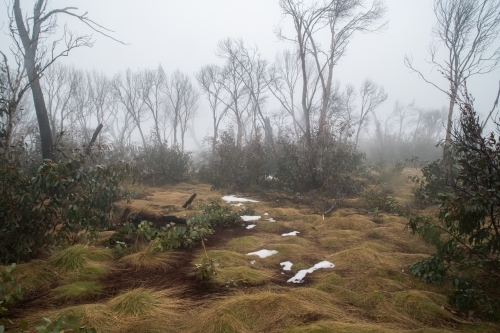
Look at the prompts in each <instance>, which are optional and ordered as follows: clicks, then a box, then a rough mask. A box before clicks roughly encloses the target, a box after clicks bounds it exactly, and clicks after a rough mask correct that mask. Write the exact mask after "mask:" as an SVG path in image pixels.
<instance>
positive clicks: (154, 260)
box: [15, 169, 500, 333]
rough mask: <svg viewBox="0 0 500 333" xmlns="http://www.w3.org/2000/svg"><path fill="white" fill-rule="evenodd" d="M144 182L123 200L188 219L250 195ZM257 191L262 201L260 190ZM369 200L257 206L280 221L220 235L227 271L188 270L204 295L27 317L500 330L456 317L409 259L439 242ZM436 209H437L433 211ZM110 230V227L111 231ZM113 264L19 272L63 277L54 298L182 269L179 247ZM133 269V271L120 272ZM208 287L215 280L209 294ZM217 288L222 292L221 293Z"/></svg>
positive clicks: (44, 264) (404, 186) (228, 326)
mask: <svg viewBox="0 0 500 333" xmlns="http://www.w3.org/2000/svg"><path fill="white" fill-rule="evenodd" d="M416 172H418V171H415V170H414V169H411V170H410V171H404V172H403V173H402V174H401V175H400V176H399V178H398V177H396V178H394V179H393V180H392V184H391V187H393V195H394V196H396V197H397V198H398V200H401V202H409V201H411V200H412V197H411V186H412V185H411V184H410V183H408V181H407V176H408V175H409V174H414V173H416ZM136 190H137V192H138V193H139V194H141V193H142V196H141V199H134V200H132V202H131V203H129V204H127V203H124V202H123V203H121V205H122V207H128V208H129V211H136V212H141V211H144V212H147V213H149V214H165V213H169V214H172V215H180V214H187V215H189V214H193V213H194V212H196V210H197V204H199V203H202V202H206V201H208V200H209V199H217V198H220V197H221V196H222V195H223V194H235V195H239V194H238V193H222V192H218V191H210V186H209V185H205V184H194V183H193V184H189V183H181V184H178V185H175V186H165V187H162V188H153V187H144V188H140V187H137V188H136ZM141 191H142V192H141ZM193 192H196V193H198V197H197V198H196V200H195V205H193V207H191V209H189V210H182V211H181V210H180V208H179V207H180V205H182V204H183V203H184V201H185V200H186V199H187V198H188V197H189V196H190V194H192V193H193ZM241 196H245V195H241ZM246 197H250V198H252V199H256V200H259V198H257V197H254V196H252V195H247V196H246ZM361 204H362V201H361V200H357V199H352V200H347V201H346V205H349V208H341V209H337V210H336V211H334V212H333V213H332V214H330V216H327V217H325V219H323V218H322V217H321V216H319V215H317V214H313V212H312V209H311V208H310V207H306V206H300V205H290V206H285V205H284V204H283V203H282V202H279V201H273V202H263V201H261V202H259V203H255V204H249V205H247V206H249V207H252V208H253V209H254V210H255V212H256V214H257V215H263V214H264V212H268V213H269V216H270V217H273V218H274V219H275V220H276V221H277V222H274V223H273V222H267V221H258V222H257V223H256V224H257V227H255V229H253V230H248V234H247V235H241V230H238V231H237V232H236V231H235V232H234V234H235V235H236V234H238V236H235V237H234V238H233V239H230V240H229V241H227V242H221V241H220V240H218V239H217V238H216V237H217V234H215V235H213V236H210V237H209V238H208V241H207V246H209V251H208V256H209V257H210V258H211V259H212V260H214V261H216V262H217V263H218V264H219V266H218V267H217V275H216V276H214V277H212V279H211V280H210V281H209V282H204V283H201V284H197V282H196V281H195V280H194V277H193V276H191V275H190V273H186V272H188V271H189V269H183V270H182V272H184V273H182V274H187V275H186V276H184V278H185V279H186V281H187V282H186V284H188V285H191V286H192V287H193V288H191V289H192V290H200V291H201V293H200V294H196V295H193V294H192V290H191V289H189V290H191V292H190V293H187V291H186V290H188V289H183V290H182V291H181V290H173V289H168V290H151V289H143V288H139V289H133V290H122V291H121V292H120V293H119V295H118V296H116V297H114V298H111V299H108V300H103V301H101V302H100V303H98V304H85V305H84V304H81V305H78V306H73V307H69V308H63V309H59V310H57V311H47V310H46V309H39V310H38V311H34V312H33V313H27V316H26V317H27V319H29V322H30V323H35V322H36V321H38V320H39V319H40V318H42V317H50V318H56V317H57V316H58V315H60V314H63V313H68V312H70V311H73V312H74V313H76V314H78V315H79V316H80V317H81V318H82V320H83V322H84V323H86V324H87V325H88V326H89V327H90V326H92V327H95V328H97V329H98V331H99V332H104V333H108V332H109V333H115V332H188V333H189V332H193V333H194V332H204V333H205V332H208V333H210V332H238V333H240V332H241V333H245V332H293V333H294V332H311V333H312V332H315V333H319V332H343V333H355V332H356V333H357V332H361V333H382V332H388V333H398V332H402V333H450V332H467V333H472V332H485V333H493V332H499V331H500V326H498V325H495V324H490V323H472V322H465V321H464V319H462V317H460V316H458V315H457V314H454V313H452V312H451V311H450V310H449V305H448V303H447V294H448V293H449V292H450V289H449V287H447V286H444V287H443V286H435V285H431V284H426V283H422V282H420V280H419V279H418V278H415V277H413V276H412V275H411V274H410V272H409V268H408V265H410V264H412V263H414V262H416V261H418V260H420V259H422V258H425V257H426V256H427V255H428V254H429V253H432V251H433V249H432V247H429V246H427V245H426V244H425V243H424V242H423V241H421V240H420V239H419V238H418V237H416V236H412V235H410V234H409V233H408V232H407V231H404V226H405V224H406V220H405V219H404V218H402V217H399V216H396V215H393V214H388V213H378V214H376V215H375V214H374V213H373V212H372V211H370V210H367V209H366V207H361V206H360V205H361ZM432 212H433V209H432V208H430V209H427V210H426V211H425V212H424V213H426V214H432ZM294 230H297V231H300V233H299V235H298V236H295V237H282V236H281V233H284V232H290V231H294ZM243 232H245V231H243ZM230 233H231V232H228V233H227V234H226V236H225V237H227V235H228V234H230ZM109 236H110V234H104V233H103V235H102V238H103V239H106V237H109ZM214 244H217V245H216V246H215V245H214ZM264 248H265V249H268V250H277V251H278V253H277V254H275V255H273V256H270V257H267V258H259V257H257V256H247V253H249V252H253V251H258V250H261V249H264ZM193 251H195V253H194V257H193V259H192V261H191V262H190V263H189V265H190V266H191V267H192V271H194V268H195V264H197V263H201V262H202V260H203V257H204V256H205V253H204V252H203V250H202V249H200V248H196V249H194V250H193ZM113 260H115V259H114V258H112V256H111V251H110V250H108V249H99V248H89V247H83V246H74V247H71V248H68V249H66V250H63V251H61V252H59V253H57V254H55V255H54V256H53V257H52V258H49V259H48V260H47V261H32V262H30V263H28V264H23V265H19V267H18V268H17V269H16V271H15V274H17V276H19V277H21V279H22V280H23V281H25V282H24V284H23V285H27V286H29V288H31V290H35V291H36V290H37V288H40V287H41V286H45V287H46V286H47V285H49V284H50V281H51V279H52V280H54V276H56V279H57V281H59V282H60V283H59V285H58V286H57V288H54V289H53V290H52V291H51V292H50V297H51V298H53V299H54V303H55V304H57V300H65V301H66V300H72V301H73V302H74V303H73V304H78V302H79V300H80V302H83V301H84V300H85V299H87V300H88V299H90V298H91V297H93V296H95V295H96V293H99V287H100V285H99V283H98V282H99V281H103V280H102V279H103V276H104V277H105V276H106V274H109V276H111V275H115V274H128V273H129V272H131V270H130V268H134V271H133V276H134V278H136V277H137V278H140V277H141V274H144V277H146V276H147V275H148V274H153V271H155V273H154V274H157V273H158V271H160V272H162V273H161V274H163V272H164V274H165V275H166V276H172V277H175V278H176V279H177V280H178V278H179V276H178V275H175V274H177V273H178V272H179V271H181V270H180V269H179V266H178V263H179V262H180V261H181V260H180V258H179V254H178V253H177V252H175V251H167V252H163V253H154V254H151V253H149V252H148V250H147V249H144V250H141V251H139V252H137V253H134V254H130V255H127V256H125V257H123V258H121V259H119V261H118V265H115V264H113ZM323 260H328V261H330V262H332V263H334V264H335V268H333V269H319V270H317V271H315V272H314V273H312V274H308V275H307V276H306V278H305V282H304V283H303V284H291V283H290V284H289V283H287V282H286V281H287V279H289V278H290V277H291V275H293V274H295V273H296V272H297V271H298V270H300V269H307V268H310V267H311V266H313V265H314V264H316V263H318V262H319V261H323ZM252 261H255V262H254V263H253V264H252V263H251V262H252ZM283 261H291V262H292V263H293V267H292V271H290V272H287V273H286V274H284V275H282V274H280V272H281V267H280V262H283ZM112 267H114V268H113V269H111V268H112ZM123 267H125V268H126V269H127V270H126V271H120V268H123ZM32 272H33V275H31V274H30V273H32ZM179 274H180V273H179ZM122 280H123V279H122ZM234 283H236V285H235V284H234ZM204 286H208V288H207V290H205V289H204ZM226 286H228V287H229V288H225V287H226ZM169 287H170V286H169ZM174 287H175V286H172V288H174ZM211 288H213V289H211ZM212 290H215V291H216V292H217V294H211V292H212ZM224 291H225V292H224ZM113 294H115V293H113ZM87 297H88V298H87ZM180 297H182V298H180ZM66 304H67V303H66Z"/></svg>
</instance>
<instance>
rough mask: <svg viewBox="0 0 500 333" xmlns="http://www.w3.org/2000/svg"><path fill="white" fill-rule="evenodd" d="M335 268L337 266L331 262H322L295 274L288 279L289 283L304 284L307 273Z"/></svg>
mask: <svg viewBox="0 0 500 333" xmlns="http://www.w3.org/2000/svg"><path fill="white" fill-rule="evenodd" d="M334 267H335V265H334V264H332V263H331V262H329V261H322V262H319V263H317V264H316V265H314V266H313V267H311V268H309V269H303V270H300V271H299V272H298V273H297V274H295V276H294V277H292V278H290V279H288V281H287V282H293V283H302V282H304V278H305V277H306V274H307V273H312V272H314V271H315V270H317V269H320V268H334Z"/></svg>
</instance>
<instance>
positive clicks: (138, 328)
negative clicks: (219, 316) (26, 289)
mask: <svg viewBox="0 0 500 333" xmlns="http://www.w3.org/2000/svg"><path fill="white" fill-rule="evenodd" d="M186 308H189V302H187V301H182V302H181V301H180V300H179V299H177V298H175V297H174V296H173V291H154V290H150V289H142V288H139V289H134V290H130V291H128V292H125V293H123V294H121V295H119V296H117V297H115V298H113V299H111V300H109V301H108V302H106V303H101V304H86V305H79V306H73V307H68V308H64V309H61V310H58V311H51V312H50V313H48V314H46V317H49V318H52V319H55V318H57V317H59V316H61V315H62V316H64V315H67V314H69V313H73V314H74V315H76V316H78V317H79V318H80V319H81V321H82V323H83V324H86V325H87V327H94V328H96V329H97V331H98V332H100V333H123V332H144V333H162V332H179V323H180V318H181V313H183V312H184V311H185V309H186ZM39 318H40V316H37V315H36V314H34V315H31V316H30V317H29V318H28V319H27V320H28V322H29V323H30V324H37V322H38V321H39Z"/></svg>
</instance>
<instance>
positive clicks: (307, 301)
mask: <svg viewBox="0 0 500 333" xmlns="http://www.w3.org/2000/svg"><path fill="white" fill-rule="evenodd" d="M297 290H298V291H299V292H292V293H286V294H280V293H275V292H260V293H258V294H252V295H235V296H232V297H231V298H228V299H224V300H221V301H220V302H217V304H212V305H210V306H208V305H207V306H206V307H205V309H204V310H202V311H201V313H199V315H198V320H196V321H192V322H190V323H187V327H186V331H187V332H207V333H210V332H270V331H272V330H273V329H276V328H278V327H290V326H296V325H299V324H301V323H304V322H306V321H310V320H317V319H320V318H323V317H339V318H340V317H344V318H345V317H346V314H345V313H344V312H343V311H341V310H340V309H338V308H336V307H335V306H333V304H332V303H331V302H330V299H329V297H328V295H327V294H325V293H322V292H320V291H318V290H312V289H309V288H303V289H297Z"/></svg>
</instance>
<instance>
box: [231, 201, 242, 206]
mask: <svg viewBox="0 0 500 333" xmlns="http://www.w3.org/2000/svg"><path fill="white" fill-rule="evenodd" d="M231 206H234V207H243V204H242V203H241V202H240V203H239V204H231Z"/></svg>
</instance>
